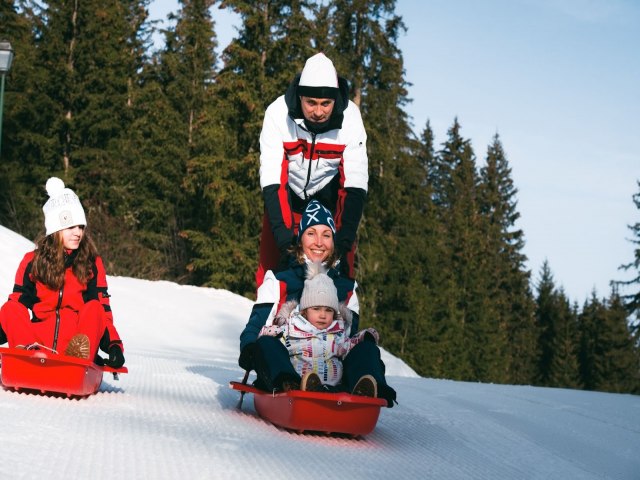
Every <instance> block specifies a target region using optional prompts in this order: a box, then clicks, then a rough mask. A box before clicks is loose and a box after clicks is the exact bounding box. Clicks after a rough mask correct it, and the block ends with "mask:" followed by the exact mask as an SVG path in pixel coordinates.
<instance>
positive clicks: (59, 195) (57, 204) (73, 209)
mask: <svg viewBox="0 0 640 480" xmlns="http://www.w3.org/2000/svg"><path fill="white" fill-rule="evenodd" d="M46 189H47V193H48V194H49V200H47V203H45V204H44V207H42V211H43V212H44V227H45V229H46V234H47V235H51V234H52V233H55V232H59V231H60V230H64V229H65V228H69V227H75V226H76V225H86V224H87V217H85V215H84V209H83V208H82V204H81V203H80V199H79V198H78V196H77V195H76V194H75V193H73V190H71V189H70V188H65V186H64V182H63V181H62V180H60V179H59V178H58V177H51V178H50V179H49V180H47V185H46Z"/></svg>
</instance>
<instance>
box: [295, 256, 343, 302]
mask: <svg viewBox="0 0 640 480" xmlns="http://www.w3.org/2000/svg"><path fill="white" fill-rule="evenodd" d="M326 272H327V271H326V269H325V268H324V267H323V266H322V264H321V263H320V262H314V263H310V264H308V265H307V279H306V280H305V281H304V290H303V291H302V297H301V298H300V310H305V309H307V308H309V307H330V308H332V309H333V311H334V312H338V310H339V308H340V306H339V304H338V290H337V289H336V286H335V285H334V284H333V280H331V278H330V277H329V275H327V273H326Z"/></svg>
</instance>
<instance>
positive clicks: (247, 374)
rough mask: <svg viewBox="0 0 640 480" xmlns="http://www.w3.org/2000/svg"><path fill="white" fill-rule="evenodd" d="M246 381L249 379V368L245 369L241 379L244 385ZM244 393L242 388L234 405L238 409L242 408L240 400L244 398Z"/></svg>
mask: <svg viewBox="0 0 640 480" xmlns="http://www.w3.org/2000/svg"><path fill="white" fill-rule="evenodd" d="M247 381H249V370H246V371H245V372H244V378H243V379H242V384H243V385H246V384H247ZM245 393H246V392H245V391H244V390H243V391H241V392H240V400H238V405H237V406H236V408H237V409H238V410H242V400H244V394H245Z"/></svg>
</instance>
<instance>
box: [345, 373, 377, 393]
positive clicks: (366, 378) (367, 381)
mask: <svg viewBox="0 0 640 480" xmlns="http://www.w3.org/2000/svg"><path fill="white" fill-rule="evenodd" d="M351 393H352V394H353V395H360V396H362V397H377V396H378V384H377V382H376V379H375V378H373V377H372V376H371V375H363V376H362V377H360V380H358V383H356V386H355V387H353V392H351Z"/></svg>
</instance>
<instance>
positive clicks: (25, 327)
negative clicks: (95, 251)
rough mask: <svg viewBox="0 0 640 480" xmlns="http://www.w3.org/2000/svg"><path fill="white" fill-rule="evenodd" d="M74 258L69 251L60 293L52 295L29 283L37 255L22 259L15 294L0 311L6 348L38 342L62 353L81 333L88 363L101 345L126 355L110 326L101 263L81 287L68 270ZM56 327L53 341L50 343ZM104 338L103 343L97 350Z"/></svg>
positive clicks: (98, 261)
mask: <svg viewBox="0 0 640 480" xmlns="http://www.w3.org/2000/svg"><path fill="white" fill-rule="evenodd" d="M75 253H76V251H71V252H70V254H69V255H65V258H66V259H67V268H66V270H65V276H64V284H63V286H62V288H61V289H60V290H51V289H50V288H49V287H47V286H46V285H44V284H43V283H41V282H39V281H36V280H35V279H34V278H33V274H32V268H33V258H34V254H35V252H29V253H27V254H26V255H25V256H24V258H23V259H22V262H20V266H19V267H18V271H17V273H16V279H15V285H14V287H13V293H11V294H10V295H9V300H8V301H7V302H6V303H5V304H4V305H3V306H2V308H1V309H0V326H2V329H3V330H4V332H5V333H6V335H7V340H8V342H9V346H11V347H14V346H16V345H30V344H33V343H36V342H37V343H38V344H40V345H44V346H46V347H49V348H54V349H55V350H57V351H58V352H64V350H65V348H66V347H67V344H68V343H69V340H70V339H71V337H73V336H74V335H76V334H78V333H84V334H86V335H87V336H88V337H89V342H90V353H89V355H90V356H89V358H90V359H93V358H94V357H95V355H96V353H97V351H98V347H99V346H102V349H103V350H104V351H108V349H109V347H110V346H111V345H113V344H118V345H119V346H120V348H122V349H123V351H124V348H123V346H122V341H121V340H120V336H119V335H118V332H117V331H116V329H115V326H114V325H113V315H112V313H111V307H110V305H109V294H108V293H107V277H106V274H105V270H104V265H103V263H102V259H101V258H100V257H96V258H95V259H94V261H93V266H92V270H93V275H92V276H91V278H90V279H89V282H88V283H87V284H86V285H84V284H82V283H80V281H79V280H78V278H77V277H76V276H75V275H74V274H73V271H72V267H71V263H72V259H73V256H74V255H75ZM29 310H31V312H32V315H30V314H29ZM56 323H58V335H57V341H56V340H55V339H54V337H55V331H56ZM105 333H106V334H108V339H109V343H107V342H106V338H107V336H106V335H105ZM103 336H104V340H105V341H104V342H103V345H100V341H101V339H103ZM54 341H55V345H54Z"/></svg>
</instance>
